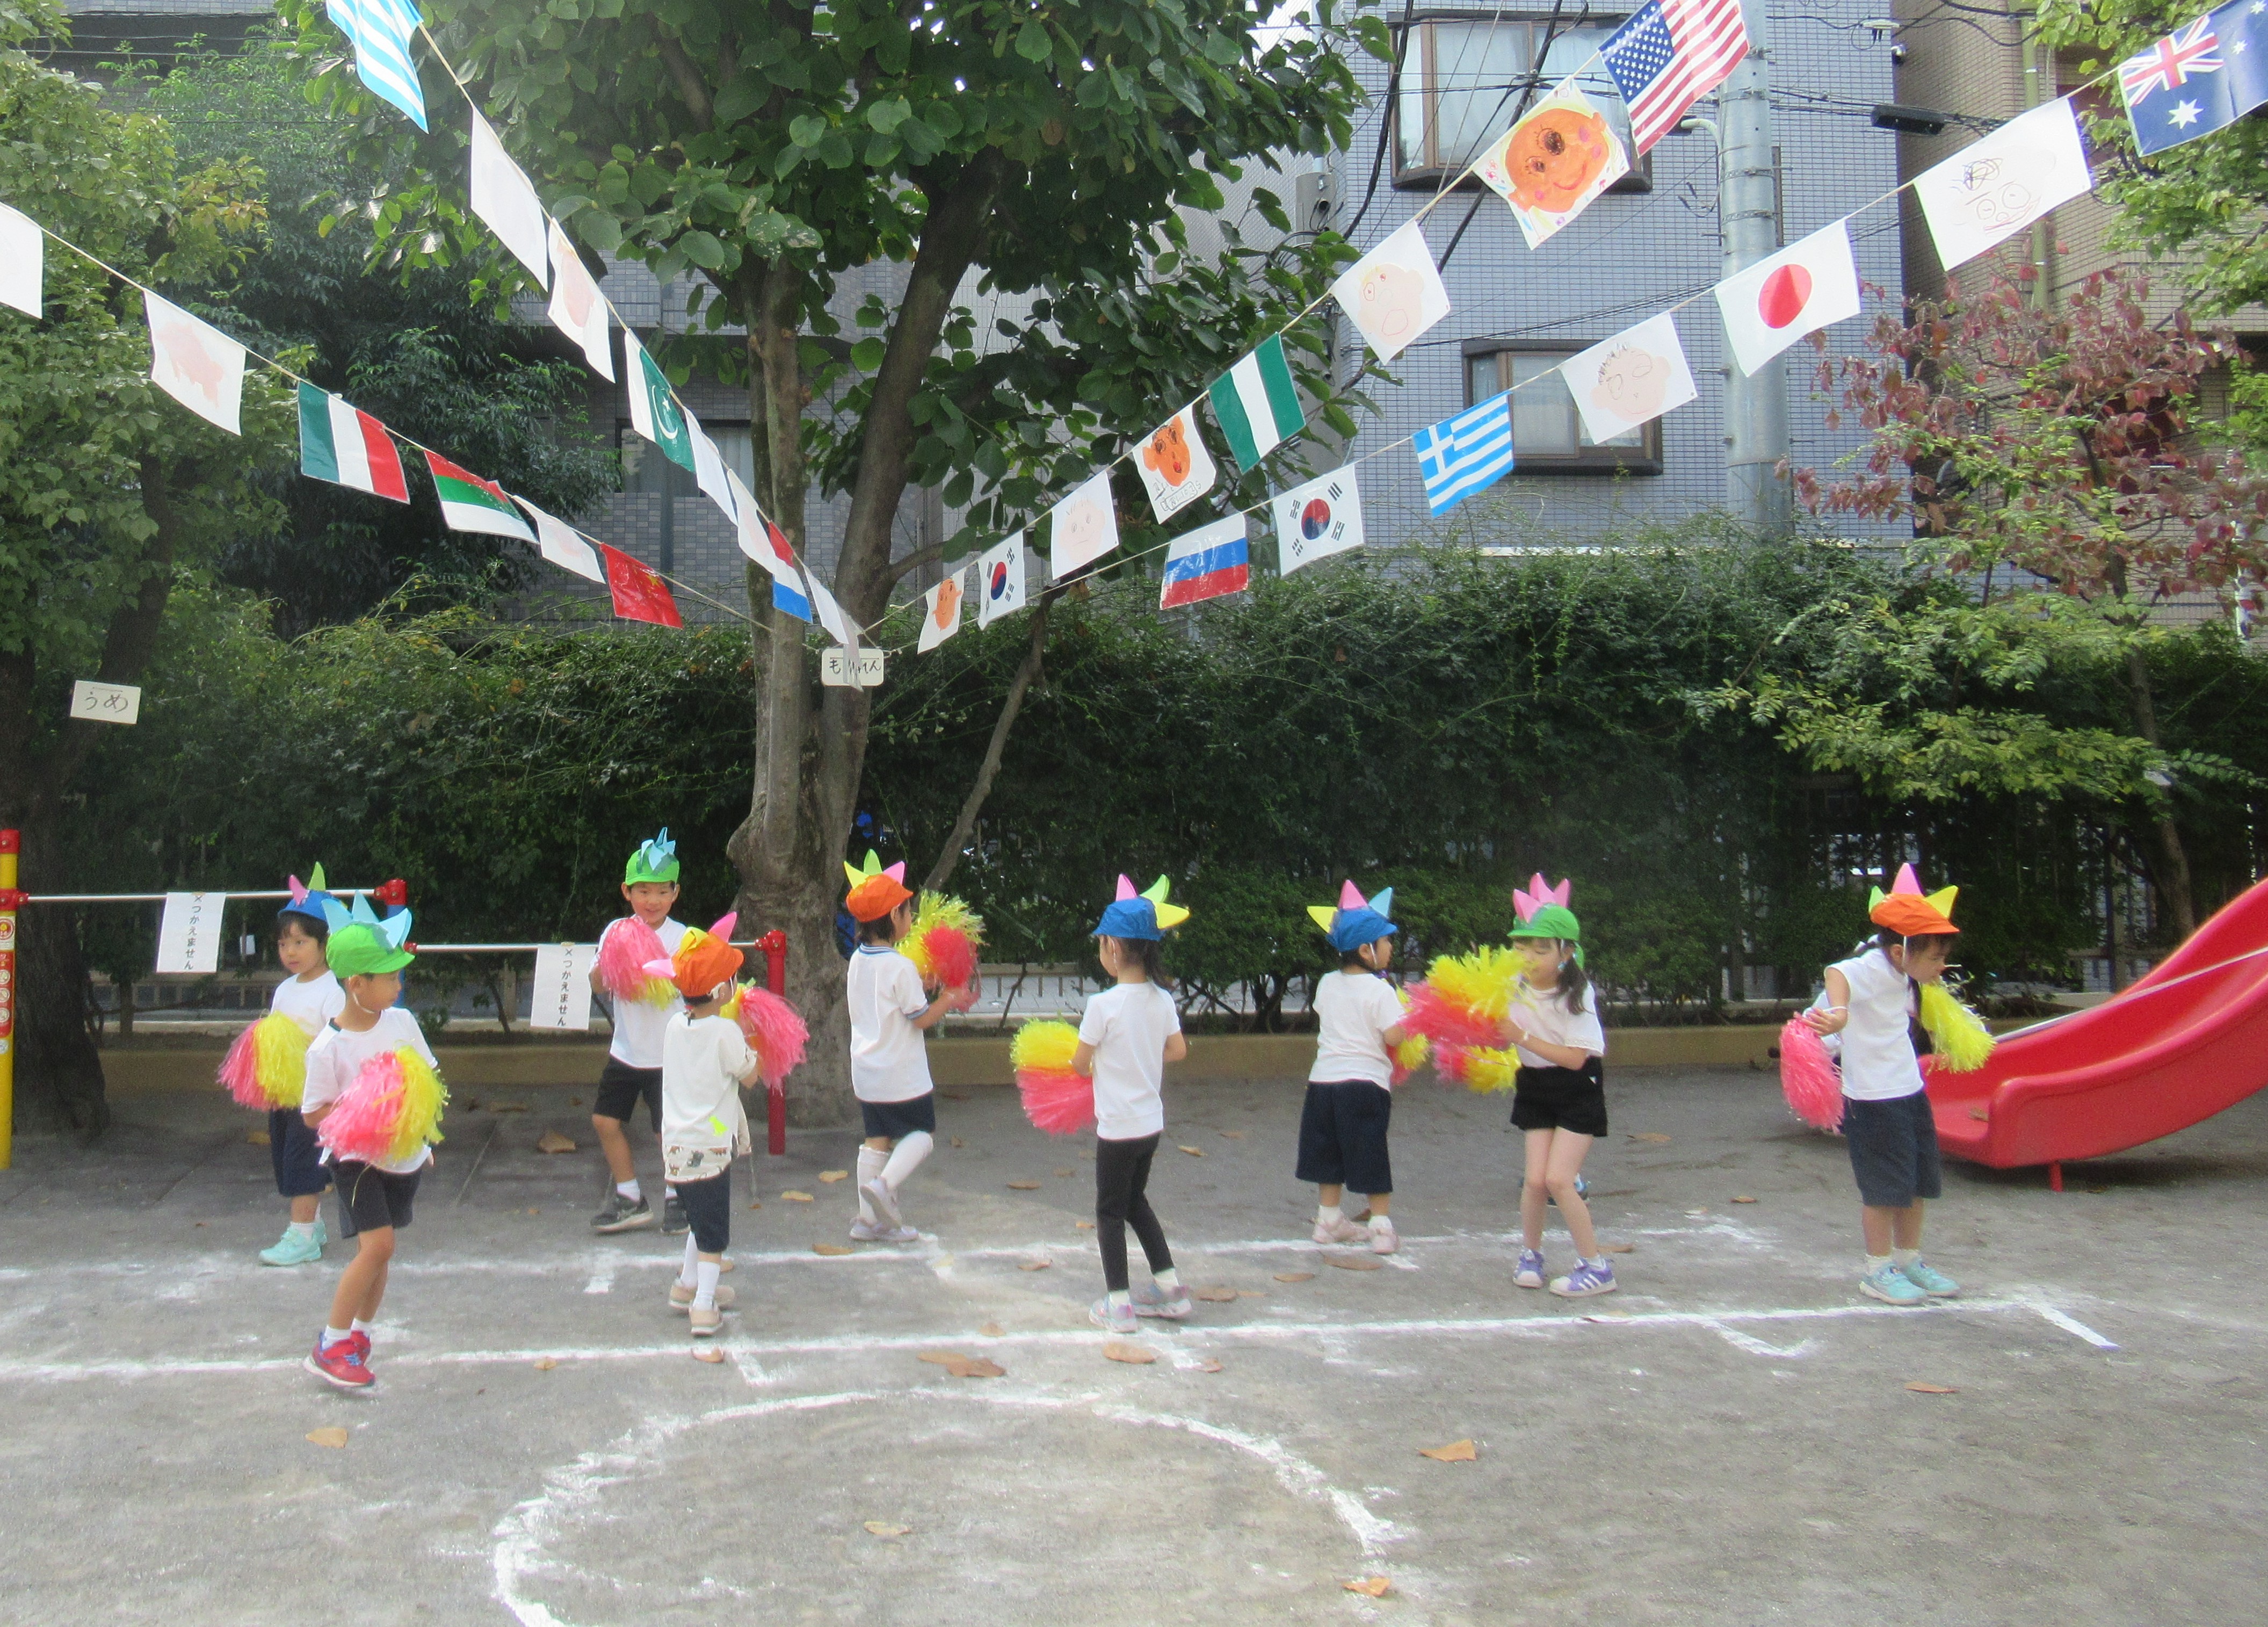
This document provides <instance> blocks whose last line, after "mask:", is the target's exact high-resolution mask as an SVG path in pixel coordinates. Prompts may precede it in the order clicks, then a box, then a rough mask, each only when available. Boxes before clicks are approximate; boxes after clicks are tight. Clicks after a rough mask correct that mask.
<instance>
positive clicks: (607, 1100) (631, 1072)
mask: <svg viewBox="0 0 2268 1627" xmlns="http://www.w3.org/2000/svg"><path fill="white" fill-rule="evenodd" d="M641 1099H643V1100H644V1102H645V1116H646V1122H647V1123H650V1124H652V1126H653V1133H654V1134H655V1135H657V1136H658V1135H659V1134H661V1070H660V1069H659V1068H633V1067H632V1066H630V1064H628V1063H627V1062H624V1061H623V1060H622V1058H621V1057H619V1056H609V1057H608V1058H607V1065H606V1066H605V1067H603V1068H601V1069H600V1070H599V1095H598V1100H597V1101H594V1102H593V1103H592V1104H591V1111H592V1113H593V1115H596V1116H598V1117H600V1118H610V1119H620V1120H621V1121H622V1123H625V1124H627V1123H630V1120H631V1119H632V1118H633V1117H635V1116H636V1115H637V1105H638V1102H639V1101H640V1100H641Z"/></svg>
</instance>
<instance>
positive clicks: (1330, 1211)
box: [1315, 1204, 1346, 1226]
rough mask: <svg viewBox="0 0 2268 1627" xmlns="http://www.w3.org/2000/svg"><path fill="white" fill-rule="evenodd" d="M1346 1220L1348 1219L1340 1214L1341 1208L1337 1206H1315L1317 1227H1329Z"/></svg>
mask: <svg viewBox="0 0 2268 1627" xmlns="http://www.w3.org/2000/svg"><path fill="white" fill-rule="evenodd" d="M1344 1218H1346V1217H1345V1216H1344V1215H1342V1214H1341V1213H1339V1206H1338V1205H1337V1204H1316V1205H1315V1224H1316V1225H1317V1226H1329V1224H1330V1223H1331V1222H1332V1221H1334V1220H1344Z"/></svg>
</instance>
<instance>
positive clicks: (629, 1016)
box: [599, 916, 685, 1068]
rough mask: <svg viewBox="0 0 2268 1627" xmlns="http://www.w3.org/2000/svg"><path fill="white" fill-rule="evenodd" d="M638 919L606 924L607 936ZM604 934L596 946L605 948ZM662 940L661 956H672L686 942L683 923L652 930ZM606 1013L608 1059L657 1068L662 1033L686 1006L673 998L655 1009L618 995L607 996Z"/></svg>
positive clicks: (669, 922)
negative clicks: (609, 1021) (610, 1028)
mask: <svg viewBox="0 0 2268 1627" xmlns="http://www.w3.org/2000/svg"><path fill="white" fill-rule="evenodd" d="M636 918H637V917H632V916H624V917H621V918H619V919H617V920H613V921H609V922H608V923H607V932H611V931H614V930H615V928H616V927H618V926H620V925H622V923H623V922H624V921H629V920H634V919H636ZM607 932H601V933H600V934H599V944H600V947H601V948H603V947H605V946H606V942H607ZM653 935H654V936H655V937H656V938H659V939H661V952H662V953H664V954H675V953H677V946H678V945H680V944H681V943H683V942H684V941H685V923H684V922H682V921H677V920H665V921H664V922H663V923H662V924H660V925H659V926H657V927H656V928H654V929H653ZM607 998H608V1009H609V1011H610V1012H611V1014H612V1016H613V1018H614V1024H615V1037H614V1039H613V1041H612V1042H610V1043H609V1044H608V1047H607V1055H608V1056H612V1057H613V1058H614V1059H615V1061H617V1062H619V1063H622V1064H623V1065H624V1066H626V1067H632V1068H659V1066H661V1031H662V1030H663V1029H664V1028H666V1027H668V1026H669V1020H670V1019H671V1018H672V1017H674V1016H675V1015H676V1014H677V1013H678V1012H681V1011H683V1010H684V1009H685V1002H684V1001H682V1000H681V999H679V998H677V997H676V996H675V995H674V994H673V995H671V996H670V997H669V1004H667V1005H654V1004H653V1003H652V1001H651V1000H640V999H627V1000H626V999H624V998H622V996H621V995H618V994H613V993H609V994H608V996H607Z"/></svg>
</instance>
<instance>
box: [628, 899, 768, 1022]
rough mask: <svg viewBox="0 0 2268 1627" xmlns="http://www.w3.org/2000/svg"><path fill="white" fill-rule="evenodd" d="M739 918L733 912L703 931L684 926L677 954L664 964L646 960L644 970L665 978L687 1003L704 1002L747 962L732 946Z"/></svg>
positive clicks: (730, 979) (695, 927) (735, 912)
mask: <svg viewBox="0 0 2268 1627" xmlns="http://www.w3.org/2000/svg"><path fill="white" fill-rule="evenodd" d="M739 920H740V911H738V910H734V911H733V913H732V914H731V915H728V916H726V917H725V918H724V919H723V920H721V921H719V922H718V923H717V924H715V925H714V926H711V928H710V929H709V930H708V931H705V932H704V931H702V930H701V929H700V928H699V927H697V926H689V927H687V928H686V929H685V937H684V938H683V939H681V941H680V942H679V944H678V946H677V953H675V954H674V955H671V956H670V957H669V959H667V960H666V961H647V962H646V963H645V967H644V970H645V971H646V972H648V973H649V974H651V975H653V976H655V977H666V978H667V979H668V980H669V981H670V982H671V983H674V984H676V985H677V991H678V993H680V994H681V995H683V996H684V997H685V998H687V999H689V1000H701V999H706V998H708V997H709V996H710V995H711V994H713V993H715V992H716V991H717V989H718V985H720V984H723V983H730V982H731V981H732V980H733V974H734V973H736V972H738V971H739V970H740V962H741V961H744V960H745V959H747V957H746V956H745V955H743V954H742V953H740V951H739V950H738V949H735V948H733V924H735V923H736V922H738V921H739Z"/></svg>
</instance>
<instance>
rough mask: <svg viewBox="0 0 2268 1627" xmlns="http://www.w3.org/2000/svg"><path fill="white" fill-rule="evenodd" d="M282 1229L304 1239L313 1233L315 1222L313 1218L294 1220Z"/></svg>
mask: <svg viewBox="0 0 2268 1627" xmlns="http://www.w3.org/2000/svg"><path fill="white" fill-rule="evenodd" d="M284 1229H285V1230H287V1231H289V1232H290V1233H291V1235H292V1236H294V1237H296V1238H299V1239H301V1240H306V1239H307V1238H310V1237H313V1235H314V1234H315V1223H314V1222H313V1220H294V1221H293V1222H291V1225H290V1226H287V1227H286V1228H284Z"/></svg>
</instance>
